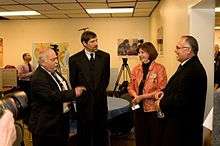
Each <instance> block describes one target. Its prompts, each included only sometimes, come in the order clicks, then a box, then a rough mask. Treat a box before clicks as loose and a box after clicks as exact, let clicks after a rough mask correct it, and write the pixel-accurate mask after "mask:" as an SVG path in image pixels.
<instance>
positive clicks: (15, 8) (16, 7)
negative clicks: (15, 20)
mask: <svg viewBox="0 0 220 146" xmlns="http://www.w3.org/2000/svg"><path fill="white" fill-rule="evenodd" d="M0 7H1V8H3V9H6V10H9V11H26V10H30V9H28V8H27V7H25V6H22V5H4V6H0Z"/></svg>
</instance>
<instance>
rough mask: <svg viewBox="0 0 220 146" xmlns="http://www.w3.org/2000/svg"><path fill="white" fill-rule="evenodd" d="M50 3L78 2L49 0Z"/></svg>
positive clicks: (73, 0) (72, 0)
mask: <svg viewBox="0 0 220 146" xmlns="http://www.w3.org/2000/svg"><path fill="white" fill-rule="evenodd" d="M47 2H49V3H71V2H76V1H75V0H47Z"/></svg>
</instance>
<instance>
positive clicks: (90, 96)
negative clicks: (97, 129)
mask: <svg viewBox="0 0 220 146" xmlns="http://www.w3.org/2000/svg"><path fill="white" fill-rule="evenodd" d="M92 69H94V70H95V76H92V72H91V71H92ZM69 76H70V83H71V86H72V88H74V87H76V86H85V87H86V89H87V91H86V93H85V94H84V95H83V97H80V99H79V101H78V102H77V110H78V113H79V114H78V115H79V118H80V119H81V120H82V119H83V120H94V119H99V118H101V119H102V118H103V116H104V117H106V116H107V111H108V108H107V93H106V88H107V86H108V83H109V76H110V55H109V54H108V53H105V52H103V51H101V50H98V51H96V52H95V64H94V65H91V63H90V62H89V60H88V58H87V56H86V54H85V51H84V50H82V51H81V52H79V53H77V54H74V55H73V56H71V57H70V59H69ZM92 82H95V83H94V85H93V84H92Z"/></svg>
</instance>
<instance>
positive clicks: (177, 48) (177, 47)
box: [176, 46, 190, 50]
mask: <svg viewBox="0 0 220 146" xmlns="http://www.w3.org/2000/svg"><path fill="white" fill-rule="evenodd" d="M184 48H190V47H187V46H183V47H179V46H176V50H179V49H184Z"/></svg>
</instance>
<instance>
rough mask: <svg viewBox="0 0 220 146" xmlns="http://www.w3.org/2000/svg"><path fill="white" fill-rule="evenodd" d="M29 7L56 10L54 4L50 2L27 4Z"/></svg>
mask: <svg viewBox="0 0 220 146" xmlns="http://www.w3.org/2000/svg"><path fill="white" fill-rule="evenodd" d="M26 6H27V7H29V8H32V9H34V10H56V8H54V7H53V6H51V5H50V4H41V5H26Z"/></svg>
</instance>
